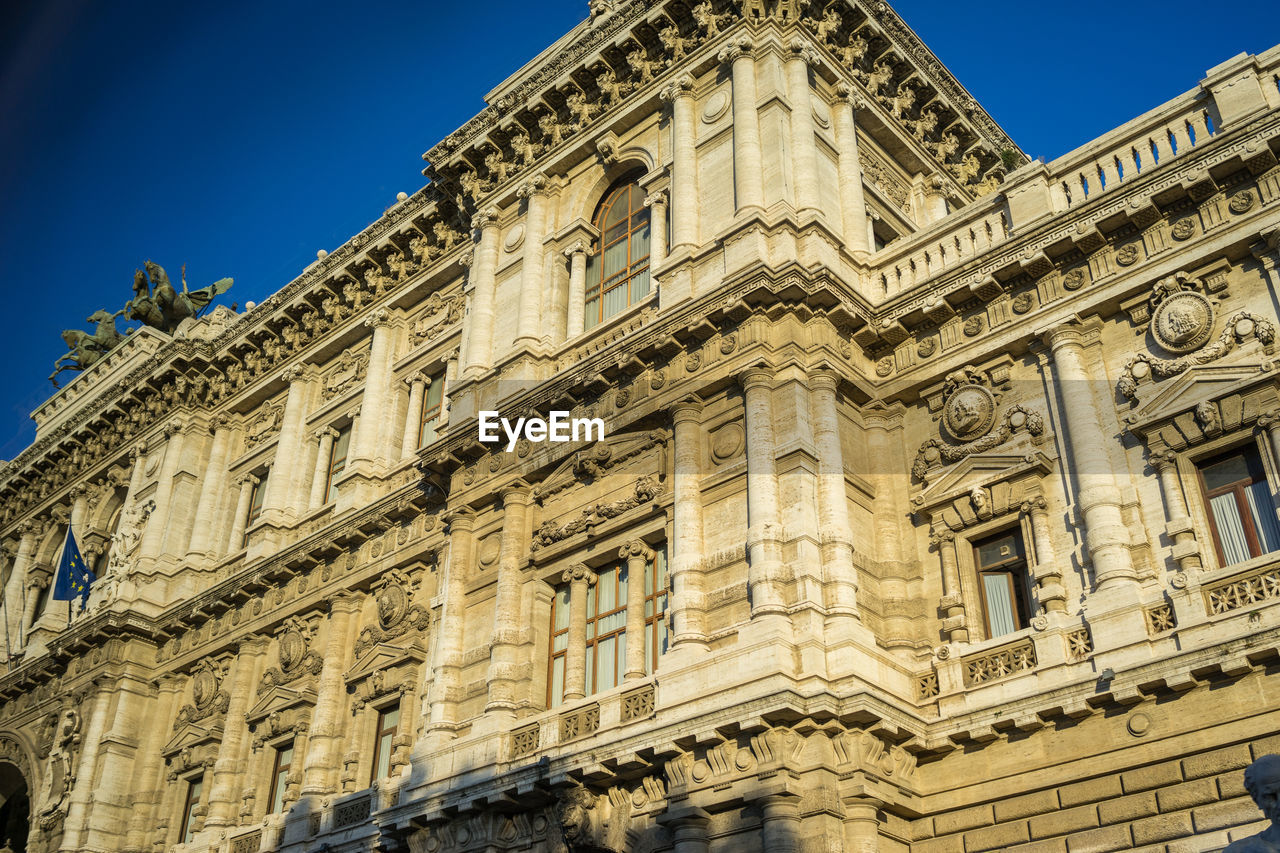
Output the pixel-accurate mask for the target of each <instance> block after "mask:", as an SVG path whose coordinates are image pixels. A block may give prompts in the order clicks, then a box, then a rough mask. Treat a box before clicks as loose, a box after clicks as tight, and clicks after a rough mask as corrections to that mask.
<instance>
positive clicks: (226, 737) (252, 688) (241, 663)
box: [204, 636, 267, 828]
mask: <svg viewBox="0 0 1280 853" xmlns="http://www.w3.org/2000/svg"><path fill="white" fill-rule="evenodd" d="M266 654H267V640H266V639H265V638H263V637H258V636H249V637H246V638H245V639H244V640H242V641H241V643H240V651H239V654H238V655H237V656H236V660H235V665H234V672H233V673H232V674H230V675H228V676H227V678H228V679H230V681H231V687H230V689H229V690H228V693H229V694H230V697H229V701H228V704H227V714H226V718H225V719H226V728H225V729H224V730H223V732H222V743H221V745H219V747H218V758H217V761H216V762H215V763H214V765H213V773H212V774H211V776H212V780H211V781H210V782H209V816H208V817H207V818H206V819H205V822H204V825H205V827H206V828H209V827H215V826H231V825H232V824H234V823H235V821H236V805H237V803H238V802H239V800H240V786H241V785H242V783H243V780H244V778H245V776H244V772H245V751H246V748H247V746H248V740H249V738H248V727H247V726H246V724H245V721H244V715H245V713H246V712H247V711H248V710H249V708H250V707H252V705H253V699H254V695H255V693H256V690H257V687H258V681H259V678H260V677H261V675H262V660H263V658H264V657H265V656H266Z"/></svg>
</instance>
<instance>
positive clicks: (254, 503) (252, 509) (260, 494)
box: [240, 470, 271, 546]
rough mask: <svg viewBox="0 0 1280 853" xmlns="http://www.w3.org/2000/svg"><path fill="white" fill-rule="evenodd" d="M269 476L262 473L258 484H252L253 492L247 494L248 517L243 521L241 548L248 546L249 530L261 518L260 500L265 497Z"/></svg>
mask: <svg viewBox="0 0 1280 853" xmlns="http://www.w3.org/2000/svg"><path fill="white" fill-rule="evenodd" d="M270 476H271V471H269V470H268V471H264V472H263V473H262V476H261V477H259V478H258V482H256V483H254V484H253V491H251V492H249V515H248V516H246V517H245V520H244V541H243V542H241V543H240V544H241V545H242V546H243V545H248V544H249V528H250V527H253V524H254V522H255V521H257V520H258V519H259V518H261V517H262V500H263V498H265V497H266V496H267V478H268V477H270Z"/></svg>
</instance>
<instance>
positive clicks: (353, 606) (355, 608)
mask: <svg viewBox="0 0 1280 853" xmlns="http://www.w3.org/2000/svg"><path fill="white" fill-rule="evenodd" d="M328 604H329V612H330V613H342V614H351V613H358V612H360V608H361V607H362V606H363V605H364V601H363V600H362V598H361V596H359V595H356V594H355V593H353V592H350V591H348V590H345V589H344V590H339V591H338V592H336V593H334V594H333V595H331V596H329V599H328Z"/></svg>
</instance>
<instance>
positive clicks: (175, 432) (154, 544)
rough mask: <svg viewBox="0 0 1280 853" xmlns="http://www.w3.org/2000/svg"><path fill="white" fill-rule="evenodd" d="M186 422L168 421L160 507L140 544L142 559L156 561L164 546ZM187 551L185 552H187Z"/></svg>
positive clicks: (158, 499)
mask: <svg viewBox="0 0 1280 853" xmlns="http://www.w3.org/2000/svg"><path fill="white" fill-rule="evenodd" d="M183 426H184V424H183V423H182V422H181V421H171V422H170V423H167V424H165V426H164V434H165V436H166V437H167V438H166V441H165V447H164V462H162V463H161V465H160V479H159V482H158V483H157V484H156V494H155V498H154V500H155V502H156V508H155V510H154V511H152V513H151V520H150V522H149V523H148V524H147V527H146V530H144V531H143V533H142V544H141V545H140V546H139V548H138V559H139V561H140V562H142V561H145V562H154V561H155V559H156V558H157V557H159V556H160V553H161V552H162V551H163V550H164V538H165V532H166V531H167V528H168V526H169V525H168V518H169V513H170V510H172V509H173V507H172V506H171V504H172V502H173V501H172V498H173V479H174V478H175V477H177V476H178V464H179V463H180V462H181V461H182V445H183V435H182V429H183ZM184 553H185V552H184Z"/></svg>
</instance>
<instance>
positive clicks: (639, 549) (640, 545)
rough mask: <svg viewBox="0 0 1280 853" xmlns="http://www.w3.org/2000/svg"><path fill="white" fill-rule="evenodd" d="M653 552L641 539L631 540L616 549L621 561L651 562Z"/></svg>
mask: <svg viewBox="0 0 1280 853" xmlns="http://www.w3.org/2000/svg"><path fill="white" fill-rule="evenodd" d="M654 556H655V552H654V550H653V549H652V548H650V547H649V544H648V543H647V542H645V541H644V540H643V539H632V540H630V541H629V542H627V543H626V544H625V545H623V546H622V547H621V548H619V549H618V557H619V558H620V559H623V560H628V561H629V560H631V559H632V558H634V559H637V560H646V561H647V560H652V559H653V558H654Z"/></svg>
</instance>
